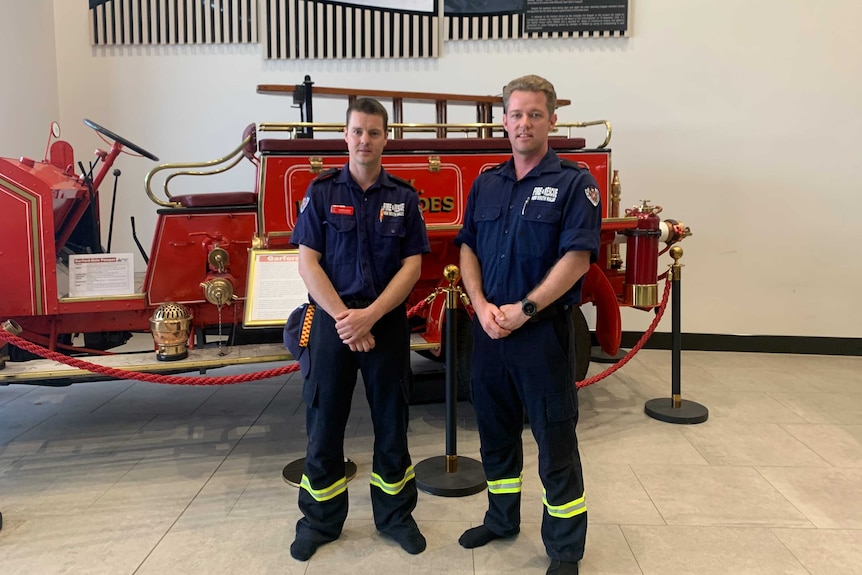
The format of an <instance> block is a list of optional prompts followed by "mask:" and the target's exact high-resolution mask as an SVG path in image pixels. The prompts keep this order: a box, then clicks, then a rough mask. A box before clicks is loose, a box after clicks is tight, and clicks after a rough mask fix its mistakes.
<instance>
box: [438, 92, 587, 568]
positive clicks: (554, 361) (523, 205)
mask: <svg viewBox="0 0 862 575" xmlns="http://www.w3.org/2000/svg"><path fill="white" fill-rule="evenodd" d="M503 106H504V115H503V125H504V127H505V129H506V131H507V132H508V137H509V140H510V143H511V145H512V158H511V159H509V160H508V161H507V162H505V163H503V164H500V165H499V166H496V167H494V168H491V169H490V170H487V171H486V172H484V173H483V174H481V175H480V176H479V177H478V178H477V179H476V181H475V182H474V183H473V187H472V188H471V190H470V195H469V196H468V199H467V208H466V212H465V214H464V227H463V228H462V229H461V231H460V232H459V233H458V235H457V237H456V239H455V243H456V245H458V246H460V250H461V274H462V278H463V282H464V287H465V289H466V291H467V293H468V295H469V296H470V299H471V301H472V304H473V308H474V310H475V312H476V313H475V318H476V319H477V320H478V321H475V322H474V323H473V358H472V385H473V406H474V408H475V411H476V418H477V423H478V428H479V436H480V440H481V454H482V464H483V467H484V470H485V476H486V478H487V481H488V511H487V512H486V514H485V518H484V521H483V524H482V525H480V526H478V527H474V528H472V529H469V530H467V531H466V532H465V533H464V534H463V535H462V536H461V538H460V539H459V542H460V543H461V545H462V546H464V547H466V548H468V549H470V548H474V547H478V546H481V545H484V544H486V543H488V542H490V541H492V540H494V539H499V538H505V537H512V536H514V535H516V534H517V533H518V532H519V530H520V519H521V513H520V505H521V483H522V469H523V446H522V439H521V436H522V431H523V427H524V410H526V413H527V416H528V417H529V420H530V425H531V427H532V431H533V436H534V437H535V440H536V442H537V444H538V447H539V476H540V478H541V480H542V485H543V487H544V497H543V503H544V513H543V517H542V539H543V541H544V543H545V548H546V551H547V554H548V556H549V557H550V559H551V564H550V566H549V568H548V571H547V572H548V573H549V574H572V573H575V574H576V573H577V572H578V561H580V559H581V558H582V556H583V553H584V544H585V540H586V532H587V512H586V502H585V499H584V482H583V473H582V470H581V461H580V455H579V453H578V444H577V436H576V433H575V426H576V424H577V418H578V401H577V388H576V387H575V385H574V368H573V363H574V361H573V358H574V349H573V347H574V338H573V325H572V314H571V306H577V305H580V286H581V281H582V277H583V275H584V274H585V273H586V272H587V270H588V269H589V266H590V264H591V263H592V262H593V261H595V260H596V258H597V257H598V249H599V232H600V228H601V208H600V196H599V190H598V186H597V185H596V181H595V180H594V179H593V177H592V176H591V175H590V173H589V172H588V171H587V170H585V169H581V168H580V167H579V166H578V165H577V164H576V163H574V162H570V161H567V160H560V158H559V157H558V156H557V155H556V154H555V153H554V151H553V150H551V149H550V148H549V146H548V135H549V133H550V131H551V130H552V129H553V126H554V123H555V122H556V115H555V114H554V109H555V106H556V94H555V92H554V87H553V86H552V85H551V83H550V82H548V81H547V80H545V79H543V78H540V77H538V76H525V77H522V78H518V79H516V80H513V81H512V82H510V83H509V84H508V85H507V86H506V87H505V88H504V90H503Z"/></svg>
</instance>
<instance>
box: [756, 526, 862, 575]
mask: <svg viewBox="0 0 862 575" xmlns="http://www.w3.org/2000/svg"><path fill="white" fill-rule="evenodd" d="M772 531H773V533H775V536H776V537H778V538H779V539H780V540H781V542H782V543H784V545H786V546H787V548H788V549H789V550H790V552H791V553H793V555H795V556H796V558H797V559H798V560H799V562H800V563H802V565H804V566H805V568H806V569H808V571H809V572H810V573H811V575H858V573H859V572H860V566H862V531H859V530H856V531H839V530H831V529H773V530H772Z"/></svg>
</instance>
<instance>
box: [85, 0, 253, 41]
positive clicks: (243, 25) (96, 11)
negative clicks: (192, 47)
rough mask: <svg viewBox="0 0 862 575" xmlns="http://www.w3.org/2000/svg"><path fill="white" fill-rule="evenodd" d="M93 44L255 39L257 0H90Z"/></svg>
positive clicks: (91, 39) (91, 38)
mask: <svg viewBox="0 0 862 575" xmlns="http://www.w3.org/2000/svg"><path fill="white" fill-rule="evenodd" d="M89 2H90V41H91V42H92V43H93V44H94V45H97V46H117V45H140V44H244V43H255V42H257V3H258V0H89Z"/></svg>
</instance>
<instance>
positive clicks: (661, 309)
mask: <svg viewBox="0 0 862 575" xmlns="http://www.w3.org/2000/svg"><path fill="white" fill-rule="evenodd" d="M670 285H671V280H670V277H669V276H668V279H667V281H666V282H665V284H664V294H663V295H662V297H661V304H660V305H659V308H658V311H657V312H656V314H655V318H653V320H652V323H651V324H650V326H649V328H648V329H647V330H646V331H645V332H644V334H643V335H642V336H641V338H640V339H639V340H638V342H637V343H636V344H635V345H634V347H633V348H631V349H630V350H629V352H628V353H627V354H625V356H623V358H622V359H621V360H619V361H618V362H616V363H615V364H613V365H612V366H611V367H609V368H608V369H606V370H605V371H603V372H601V373H599V374H597V375H594V376H593V377H590V378H587V379H585V380H583V381H578V382H576V383H575V385H577V386H578V389H580V388H582V387H586V386H588V385H592V384H594V383H596V382H597V381H601V380H603V379H604V378H606V377H607V376H609V375H611V374H612V373H614V372H616V371H617V370H618V369H620V368H621V367H622V366H624V365H625V364H627V363H628V362H629V360H630V359H631V358H633V357H634V356H635V354H636V353H637V352H639V351H640V350H641V348H642V347H643V346H644V344H646V342H647V340H648V339H649V338H650V336H652V333H653V332H654V331H655V328H657V327H658V322H660V321H661V316H663V315H664V310H665V308H666V307H667V300H668V295H669V294H670Z"/></svg>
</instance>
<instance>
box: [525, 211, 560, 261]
mask: <svg viewBox="0 0 862 575" xmlns="http://www.w3.org/2000/svg"><path fill="white" fill-rule="evenodd" d="M561 218H562V212H561V211H560V210H559V208H557V207H556V206H554V205H548V204H547V203H546V202H530V203H529V204H527V206H526V207H525V208H524V213H523V215H522V216H521V221H520V222H519V226H518V241H517V242H515V245H516V251H517V253H519V254H523V255H527V256H533V257H543V258H551V259H556V258H557V248H558V246H559V243H560V242H559V240H560V228H559V223H560V219H561Z"/></svg>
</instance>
